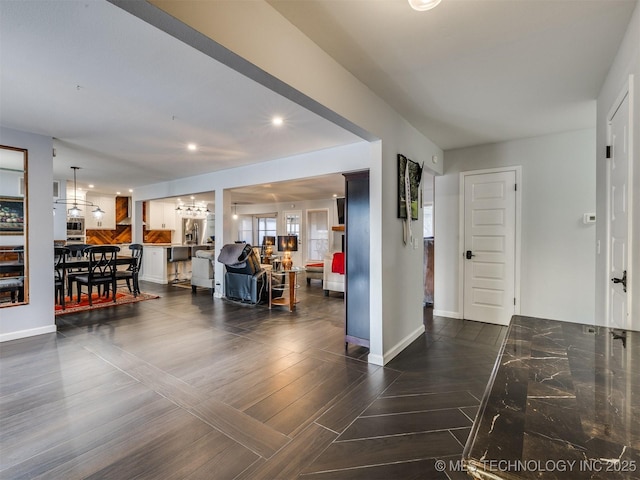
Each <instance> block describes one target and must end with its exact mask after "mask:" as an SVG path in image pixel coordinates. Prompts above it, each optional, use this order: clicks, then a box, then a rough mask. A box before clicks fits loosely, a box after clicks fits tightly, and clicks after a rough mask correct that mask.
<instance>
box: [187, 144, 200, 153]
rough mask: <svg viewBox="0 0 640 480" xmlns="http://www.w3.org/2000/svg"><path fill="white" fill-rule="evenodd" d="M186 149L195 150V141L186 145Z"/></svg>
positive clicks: (196, 146)
mask: <svg viewBox="0 0 640 480" xmlns="http://www.w3.org/2000/svg"><path fill="white" fill-rule="evenodd" d="M187 150H189V151H190V152H195V151H196V150H198V145H196V144H195V143H190V144H188V145H187Z"/></svg>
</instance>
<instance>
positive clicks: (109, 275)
mask: <svg viewBox="0 0 640 480" xmlns="http://www.w3.org/2000/svg"><path fill="white" fill-rule="evenodd" d="M119 251H120V247H116V246H115V245H95V246H90V247H87V248H85V250H84V252H85V253H86V255H87V258H88V260H89V270H88V272H87V273H79V274H77V275H76V276H75V277H74V279H73V281H74V282H76V284H77V286H78V289H77V292H78V301H80V298H81V294H82V285H86V286H87V295H88V296H89V305H90V306H91V305H93V301H92V298H91V297H92V293H93V287H94V286H96V287H98V288H99V287H100V286H104V288H105V295H106V296H107V297H108V296H109V292H110V291H113V302H114V303H115V301H116V282H117V277H116V272H117V271H118V269H117V265H116V259H117V258H118V252H119ZM98 291H99V290H98Z"/></svg>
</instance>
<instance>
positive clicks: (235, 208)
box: [231, 203, 238, 220]
mask: <svg viewBox="0 0 640 480" xmlns="http://www.w3.org/2000/svg"><path fill="white" fill-rule="evenodd" d="M231 217H232V218H233V219H234V220H237V219H238V204H237V203H234V204H233V215H232V216H231Z"/></svg>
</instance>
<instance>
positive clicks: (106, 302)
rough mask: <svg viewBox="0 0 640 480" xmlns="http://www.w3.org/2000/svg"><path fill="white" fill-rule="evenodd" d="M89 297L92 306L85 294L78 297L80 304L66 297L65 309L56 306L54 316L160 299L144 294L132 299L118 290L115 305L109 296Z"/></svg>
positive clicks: (95, 294) (74, 298)
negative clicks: (90, 304)
mask: <svg viewBox="0 0 640 480" xmlns="http://www.w3.org/2000/svg"><path fill="white" fill-rule="evenodd" d="M91 297H92V298H91V300H92V303H93V305H92V306H89V297H88V296H87V294H86V293H83V294H82V296H81V297H80V303H78V302H77V298H76V297H73V299H69V297H67V298H66V300H65V306H66V309H64V310H63V309H62V306H60V305H58V304H56V315H65V314H67V313H77V312H82V311H85V310H95V309H98V308H106V307H117V306H118V305H125V304H127V303H136V302H142V301H144V300H151V299H154V298H160V297H159V296H158V295H151V294H149V293H144V292H142V293H139V294H138V296H137V297H134V296H133V294H131V293H129V291H128V290H125V291H121V290H118V292H117V293H116V301H115V303H114V302H113V297H111V296H109V298H105V297H99V296H98V294H97V293H94V294H93V295H91Z"/></svg>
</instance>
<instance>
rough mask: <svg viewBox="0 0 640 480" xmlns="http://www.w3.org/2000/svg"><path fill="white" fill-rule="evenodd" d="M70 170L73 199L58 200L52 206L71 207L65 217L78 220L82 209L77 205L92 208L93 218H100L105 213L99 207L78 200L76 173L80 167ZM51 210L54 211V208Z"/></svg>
mask: <svg viewBox="0 0 640 480" xmlns="http://www.w3.org/2000/svg"><path fill="white" fill-rule="evenodd" d="M71 169H72V170H73V198H59V199H58V200H56V201H55V202H53V204H54V205H71V208H69V209H68V210H67V216H68V217H71V218H78V217H81V216H82V209H81V208H80V207H79V206H78V204H79V205H80V206H82V207H85V208H93V210H91V214H92V215H93V216H94V217H95V218H102V216H103V215H104V213H105V212H104V210H102V209H101V208H100V206H98V205H96V204H94V203H93V202H89V201H88V200H83V199H81V198H78V187H77V178H76V173H77V171H78V170H80V167H71ZM53 208H54V210H55V206H54V207H53Z"/></svg>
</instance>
